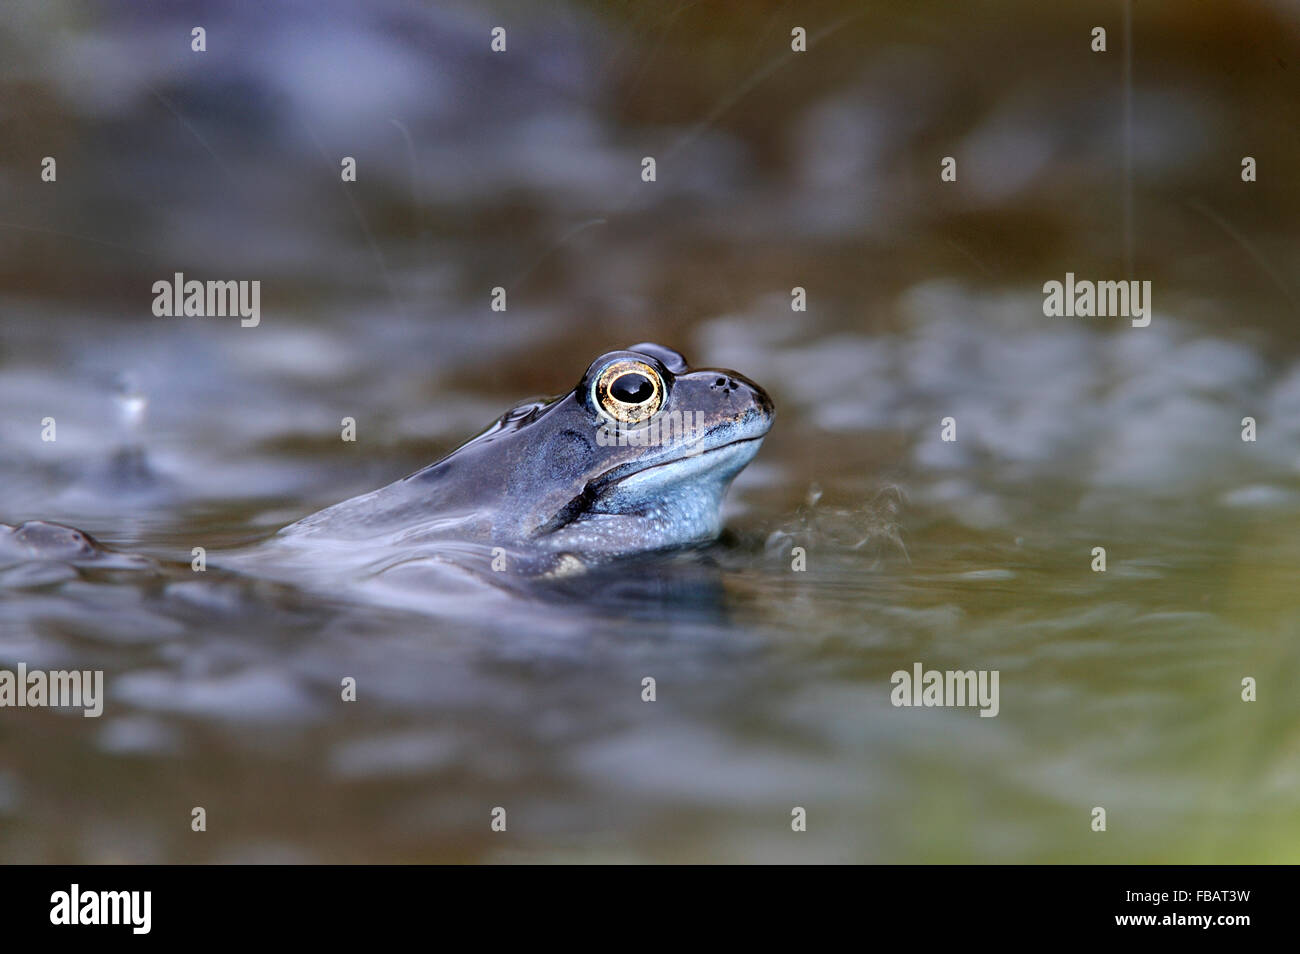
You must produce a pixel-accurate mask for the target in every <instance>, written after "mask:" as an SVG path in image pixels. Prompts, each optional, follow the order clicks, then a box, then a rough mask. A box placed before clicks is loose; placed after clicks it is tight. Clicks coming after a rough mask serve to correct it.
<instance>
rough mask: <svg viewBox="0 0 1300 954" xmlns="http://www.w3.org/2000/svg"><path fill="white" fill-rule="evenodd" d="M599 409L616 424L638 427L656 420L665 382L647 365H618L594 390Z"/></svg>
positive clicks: (602, 376)
mask: <svg viewBox="0 0 1300 954" xmlns="http://www.w3.org/2000/svg"><path fill="white" fill-rule="evenodd" d="M592 398H593V403H595V405H596V407H598V408H600V410H601V411H602V412H604V413H605V414H607V415H608V416H609V417H612V418H613V419H614V420H616V421H622V422H623V423H625V424H635V423H636V422H637V421H644V420H645V419H646V418H648V417H651V416H653V415H654V414H655V413H657V412H658V410H659V409H660V408H661V407H663V404H664V381H663V378H661V377H660V376H659V372H658V371H656V370H655V369H654V368H652V367H651V366H650V365H648V364H646V363H645V362H644V361H633V360H622V361H615V362H614V363H613V364H611V365H610V366H609V367H608V368H606V369H605V370H604V371H602V372H601V373H600V377H598V378H597V379H596V383H595V384H594V385H593V386H592Z"/></svg>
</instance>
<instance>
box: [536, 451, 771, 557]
mask: <svg viewBox="0 0 1300 954" xmlns="http://www.w3.org/2000/svg"><path fill="white" fill-rule="evenodd" d="M766 436H767V431H766V429H764V431H763V433H761V434H759V435H757V436H754V437H740V438H737V439H735V440H733V441H728V442H727V443H725V444H718V445H716V446H714V447H710V448H708V449H705V450H700V451H697V452H695V453H692V454H678V455H677V456H675V457H669V458H665V459H662V460H656V461H653V462H650V463H645V464H641V465H639V466H636V467H635V468H633V467H632V466H631V465H628V464H624V465H622V466H620V467H615V468H614V469H612V470H609V471H606V472H605V473H603V474H601V475H600V476H599V477H596V478H594V479H593V480H590V481H588V482H587V485H586V486H585V487H584V488H583V490H582V493H580V494H579V495H578V496H576V497H574V498H573V499H572V500H570V501H569V502H568V503H567V504H566V505H565V506H564V507H563V508H562V509H561V510H560V512H559V513H557V514H556V515H555V517H554V518H553V519H552V520H550V521H549V522H548V523H546V524H545V525H543V526H541V527H539V528H538V529H537V530H536V531H534V533H535V535H543V534H548V533H553V532H555V531H556V530H560V529H562V528H563V527H565V526H568V525H569V524H571V523H574V522H575V521H577V520H580V519H581V518H583V517H584V516H586V515H588V514H635V513H646V512H648V511H651V510H653V509H655V507H656V506H657V505H659V504H661V503H663V502H665V501H666V500H667V499H668V498H670V497H671V498H678V499H679V498H681V497H682V496H683V495H688V496H693V497H696V498H698V499H700V500H702V501H704V502H707V503H710V504H711V505H713V506H716V505H717V504H718V503H720V502H721V498H722V494H723V492H724V491H725V490H726V488H727V485H728V484H730V483H731V481H732V478H734V477H735V476H736V474H738V473H740V471H741V470H743V469H744V467H745V465H746V464H748V463H749V462H750V460H752V459H753V457H754V455H755V454H757V453H758V447H759V445H760V444H761V443H762V442H763V438H764V437H766ZM724 455H729V456H730V457H731V458H732V459H731V460H730V461H726V462H722V461H719V460H718V458H719V457H722V456H724Z"/></svg>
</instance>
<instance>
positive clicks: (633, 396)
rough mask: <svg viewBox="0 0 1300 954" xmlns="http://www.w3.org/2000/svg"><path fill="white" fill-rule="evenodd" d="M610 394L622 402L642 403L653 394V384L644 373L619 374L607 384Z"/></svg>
mask: <svg viewBox="0 0 1300 954" xmlns="http://www.w3.org/2000/svg"><path fill="white" fill-rule="evenodd" d="M609 393H610V396H611V397H613V398H614V399H615V400H616V401H622V402H623V403H624V404H644V403H645V402H646V401H648V400H650V398H651V397H653V396H654V393H655V386H654V385H653V384H652V383H651V382H650V379H649V378H647V377H646V376H645V375H644V374H637V373H635V372H629V373H628V374H620V375H619V376H618V377H617V378H615V379H614V383H613V384H611V385H610V386H609Z"/></svg>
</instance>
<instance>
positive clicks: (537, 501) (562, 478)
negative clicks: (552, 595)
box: [269, 344, 772, 574]
mask: <svg viewBox="0 0 1300 954" xmlns="http://www.w3.org/2000/svg"><path fill="white" fill-rule="evenodd" d="M771 424H772V402H771V400H770V399H769V398H768V396H767V394H766V393H765V392H764V391H763V389H762V388H760V387H759V386H758V385H756V384H754V383H753V382H751V381H748V380H747V379H745V378H743V377H741V376H740V375H738V374H736V373H734V372H732V371H722V370H716V369H696V370H691V369H690V368H688V367H687V364H686V361H685V359H684V358H683V357H682V356H681V355H680V354H678V353H677V352H676V351H673V350H671V349H669V348H665V347H663V346H661V345H655V344H639V345H635V346H633V347H632V348H629V349H627V350H626V351H615V352H611V353H609V354H605V355H602V356H601V357H600V358H598V359H596V361H595V362H593V363H592V365H591V366H590V367H589V368H588V369H587V372H586V374H584V375H583V377H582V380H581V381H579V382H578V385H577V386H576V387H575V388H574V389H573V390H572V391H570V392H569V393H567V394H565V395H563V396H561V397H559V398H556V399H554V400H551V401H542V402H531V403H526V404H521V405H519V406H518V407H515V408H513V409H512V410H510V411H508V412H507V413H506V414H505V415H503V416H502V417H501V418H500V420H498V421H497V422H496V423H495V424H494V425H492V426H491V427H490V428H488V430H486V431H485V432H483V433H482V434H480V435H479V436H478V437H475V438H474V439H473V440H470V441H469V442H468V443H466V444H464V445H463V446H461V447H460V448H458V449H457V450H455V451H453V452H452V453H451V454H448V455H447V456H446V457H444V458H443V459H442V460H439V461H437V462H436V463H433V464H430V465H429V466H427V467H425V468H423V469H422V470H419V471H417V472H416V473H413V474H411V475H410V476H408V477H404V478H403V479H401V480H398V481H396V482H395V483H392V484H389V485H388V486H386V487H383V488H380V489H379V490H375V491H373V492H371V493H367V494H363V495H361V496H359V497H354V498H352V499H351V500H346V501H344V502H342V503H339V504H336V505H334V506H332V507H329V508H327V509H325V510H322V511H320V512H318V513H315V514H312V515H311V516H309V517H306V518H304V519H303V520H300V521H298V522H297V523H295V524H292V525H290V526H288V527H285V528H284V529H283V530H281V531H280V532H279V534H277V535H276V536H275V537H273V538H272V540H271V541H269V543H270V544H271V545H272V546H273V547H274V548H276V549H279V550H281V551H286V550H298V549H300V548H301V549H307V550H319V549H321V548H324V549H326V550H329V551H333V552H335V553H340V554H341V553H347V554H349V555H350V556H351V557H352V558H353V559H355V560H357V561H360V562H363V563H365V564H367V565H368V566H369V569H370V570H371V571H379V570H383V569H386V568H388V567H391V566H395V565H399V564H402V563H404V562H408V561H411V560H418V559H421V558H424V557H434V558H437V559H443V560H451V561H452V562H458V561H456V560H455V557H456V555H458V554H459V555H461V556H464V555H466V554H468V553H471V552H477V553H478V554H479V556H484V555H488V554H496V555H497V556H501V555H504V554H508V555H509V557H510V558H511V559H512V560H514V561H515V562H516V564H517V565H518V562H519V561H520V560H521V559H522V560H523V561H524V562H525V563H527V565H528V566H530V567H533V568H535V569H540V568H544V569H545V572H548V573H551V574H557V573H559V574H562V573H564V572H567V571H568V570H569V569H572V568H577V567H582V566H586V565H590V564H592V563H595V562H601V561H603V560H607V559H609V558H611V557H618V556H626V555H631V554H636V553H644V552H648V551H654V550H663V549H667V548H672V547H678V546H683V545H687V544H693V543H700V542H704V541H708V540H711V539H713V538H715V537H716V536H717V535H718V532H719V530H720V529H721V518H720V507H721V504H722V498H723V495H724V494H725V492H726V490H727V487H728V486H729V485H730V484H731V481H732V480H733V479H734V478H735V476H736V475H737V474H738V473H739V472H740V471H741V470H742V469H743V468H744V467H745V465H746V464H748V463H749V461H750V460H751V459H753V457H754V455H755V453H757V451H758V448H759V445H760V444H761V442H762V440H763V437H764V435H766V434H767V431H768V429H769V428H770V427H771ZM286 558H287V559H293V558H291V557H286ZM295 562H296V561H295ZM497 568H499V567H497Z"/></svg>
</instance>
